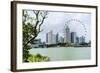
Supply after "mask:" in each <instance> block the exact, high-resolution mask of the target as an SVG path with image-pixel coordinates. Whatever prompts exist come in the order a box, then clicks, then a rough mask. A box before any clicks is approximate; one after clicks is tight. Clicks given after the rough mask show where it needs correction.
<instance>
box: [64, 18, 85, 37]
mask: <svg viewBox="0 0 100 73" xmlns="http://www.w3.org/2000/svg"><path fill="white" fill-rule="evenodd" d="M66 26H69V28H70V29H71V31H74V32H77V33H78V34H79V33H80V34H81V36H85V37H86V36H87V29H86V27H85V25H84V23H83V22H82V21H81V20H79V19H68V20H67V22H66V24H65V27H66Z"/></svg>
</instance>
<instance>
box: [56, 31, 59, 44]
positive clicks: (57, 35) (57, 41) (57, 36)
mask: <svg viewBox="0 0 100 73" xmlns="http://www.w3.org/2000/svg"><path fill="white" fill-rule="evenodd" d="M58 38H59V34H58V33H57V34H56V43H59V40H58Z"/></svg>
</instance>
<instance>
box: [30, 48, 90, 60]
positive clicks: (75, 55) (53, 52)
mask: <svg viewBox="0 0 100 73" xmlns="http://www.w3.org/2000/svg"><path fill="white" fill-rule="evenodd" d="M30 53H31V54H41V55H43V56H48V57H49V58H50V61H61V60H82V59H91V47H53V48H33V49H31V50H30Z"/></svg>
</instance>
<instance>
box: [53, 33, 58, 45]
mask: <svg viewBox="0 0 100 73" xmlns="http://www.w3.org/2000/svg"><path fill="white" fill-rule="evenodd" d="M52 44H57V42H56V35H55V34H53V35H52Z"/></svg>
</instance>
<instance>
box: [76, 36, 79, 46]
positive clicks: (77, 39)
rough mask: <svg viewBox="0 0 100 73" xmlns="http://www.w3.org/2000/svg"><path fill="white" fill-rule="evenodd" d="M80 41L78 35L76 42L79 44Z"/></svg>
mask: <svg viewBox="0 0 100 73" xmlns="http://www.w3.org/2000/svg"><path fill="white" fill-rule="evenodd" d="M79 42H80V39H79V37H78V36H77V37H76V43H77V44H78V43H79Z"/></svg>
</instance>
